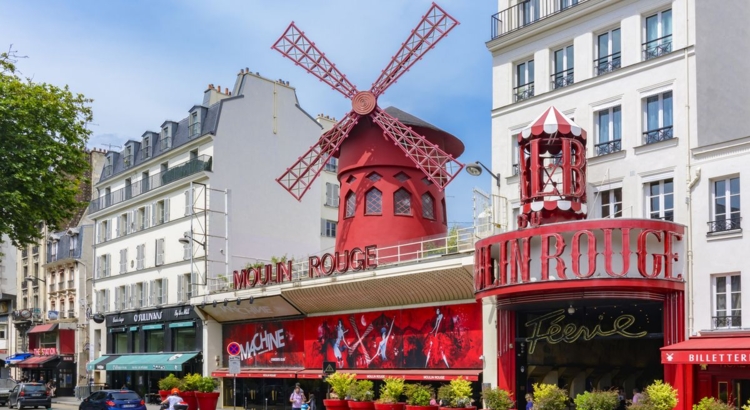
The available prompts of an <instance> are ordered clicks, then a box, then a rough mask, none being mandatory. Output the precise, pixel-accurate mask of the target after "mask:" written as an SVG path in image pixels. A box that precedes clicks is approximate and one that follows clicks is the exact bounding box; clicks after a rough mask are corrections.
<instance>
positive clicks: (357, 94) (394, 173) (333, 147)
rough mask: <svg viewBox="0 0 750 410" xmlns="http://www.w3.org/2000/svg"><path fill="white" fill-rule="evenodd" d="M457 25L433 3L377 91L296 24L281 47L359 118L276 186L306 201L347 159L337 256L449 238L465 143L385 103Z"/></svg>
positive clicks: (341, 175) (349, 118) (327, 137)
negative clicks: (326, 171)
mask: <svg viewBox="0 0 750 410" xmlns="http://www.w3.org/2000/svg"><path fill="white" fill-rule="evenodd" d="M456 25H458V21H456V20H455V19H454V18H453V17H451V16H450V15H448V14H447V13H446V12H445V11H444V10H443V9H441V8H440V7H439V6H438V5H436V4H434V3H433V4H432V7H430V9H429V10H428V12H427V14H426V15H424V16H423V17H422V20H421V21H420V22H419V24H417V26H416V28H414V30H412V32H411V35H410V36H409V38H408V39H407V40H406V42H405V43H404V44H402V45H401V48H400V49H399V50H398V52H397V53H396V55H394V56H393V58H392V59H391V62H390V64H388V66H387V67H386V69H385V70H383V71H382V73H381V74H380V77H379V78H378V79H377V80H376V81H375V82H374V83H373V85H372V87H371V88H370V91H358V90H357V89H356V87H355V86H354V85H353V84H352V83H351V82H350V81H349V80H348V79H347V78H346V76H345V75H344V74H342V73H341V72H340V71H339V70H338V69H337V68H336V66H335V65H334V64H333V63H332V62H331V61H330V60H328V58H327V57H326V56H325V54H323V53H322V52H321V51H320V50H319V49H318V48H317V47H316V46H315V44H314V43H313V42H312V41H310V40H309V39H308V38H307V37H306V36H305V34H304V33H303V32H302V31H300V30H299V28H297V26H295V24H294V22H292V23H291V24H290V25H289V27H288V28H287V30H286V31H285V32H284V34H283V35H282V36H281V38H279V40H278V41H277V42H276V43H275V44H274V45H273V47H272V48H274V49H275V50H277V51H279V52H280V53H281V54H283V55H284V56H285V57H287V58H289V59H291V60H292V61H294V62H295V63H296V64H297V65H300V66H302V68H304V69H305V70H307V71H308V72H309V73H311V74H312V75H314V76H316V77H318V79H320V81H323V82H324V83H326V84H328V85H330V86H331V87H333V89H334V90H337V91H338V92H340V93H342V94H343V95H344V96H345V97H347V98H349V99H351V101H352V111H350V112H349V113H348V114H346V115H345V116H344V117H343V118H342V119H341V121H339V122H338V123H337V124H336V125H335V126H334V127H333V128H332V129H331V130H330V131H328V132H326V133H324V134H323V135H322V136H321V137H320V139H319V140H318V141H317V142H316V143H315V144H314V145H313V146H312V147H310V149H309V150H308V151H307V152H306V153H305V154H304V155H302V156H301V157H300V158H299V159H298V160H297V162H295V163H294V164H293V165H292V166H291V167H290V168H288V169H287V170H286V172H285V173H284V174H283V175H281V176H280V177H279V178H278V179H277V180H276V181H278V182H279V183H280V184H281V185H282V186H283V187H284V188H285V189H286V190H287V191H289V193H291V194H292V195H293V196H294V197H295V198H297V199H301V198H302V196H303V195H304V194H305V192H307V190H308V189H310V185H311V184H312V182H313V181H314V180H315V178H316V177H317V176H318V175H319V174H320V172H321V171H322V169H323V167H324V165H325V164H326V163H327V162H328V160H329V159H330V158H331V157H337V158H338V159H339V171H338V180H339V182H340V187H341V188H340V189H341V195H340V197H341V198H342V201H343V204H342V206H340V207H339V208H340V209H339V226H338V232H337V237H336V250H343V249H353V248H354V247H360V248H361V247H363V246H365V245H371V244H384V245H385V244H394V243H397V242H399V241H404V240H409V239H414V238H418V237H422V236H429V235H435V234H440V233H445V232H446V230H447V226H446V220H445V215H446V212H445V194H444V192H443V189H444V188H445V186H446V185H448V184H449V183H450V182H451V181H452V180H453V178H455V177H456V175H457V174H458V173H459V172H460V171H461V169H462V168H463V164H461V163H460V162H458V161H456V160H455V157H458V156H459V155H461V153H463V150H464V146H463V143H461V141H460V140H459V139H458V138H456V137H454V136H453V135H450V134H448V133H447V132H444V131H441V130H440V129H438V128H436V127H434V126H432V125H430V124H428V123H426V122H424V121H422V120H420V119H418V118H416V117H413V116H411V115H409V114H406V113H404V112H402V111H400V110H398V109H395V108H387V109H385V110H384V109H381V108H380V107H378V105H377V99H378V97H379V96H380V95H381V94H383V92H385V90H386V89H387V88H388V87H389V86H390V85H391V84H393V83H394V82H396V80H397V79H398V78H400V77H401V76H402V75H403V74H404V73H405V72H406V71H408V70H409V69H410V68H411V67H412V66H413V65H414V63H416V62H417V60H419V59H421V58H422V57H423V56H424V55H425V53H427V52H428V51H429V50H430V49H431V48H433V47H434V46H435V44H437V42H438V41H440V40H441V39H443V37H445V36H446V35H447V34H448V32H450V31H451V30H452V29H453V28H454V27H455V26H456ZM415 205H418V206H415ZM375 238H376V239H375Z"/></svg>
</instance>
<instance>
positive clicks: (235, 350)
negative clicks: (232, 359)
mask: <svg viewBox="0 0 750 410" xmlns="http://www.w3.org/2000/svg"><path fill="white" fill-rule="evenodd" d="M241 350H242V348H241V346H240V344H239V343H237V342H231V343H229V344H228V345H227V353H229V355H230V356H237V355H239V354H240V351H241Z"/></svg>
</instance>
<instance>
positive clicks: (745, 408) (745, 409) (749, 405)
mask: <svg viewBox="0 0 750 410" xmlns="http://www.w3.org/2000/svg"><path fill="white" fill-rule="evenodd" d="M742 410H750V399H748V400H747V404H746V405H744V406H742Z"/></svg>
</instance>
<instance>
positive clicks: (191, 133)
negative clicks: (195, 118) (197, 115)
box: [188, 122, 201, 138]
mask: <svg viewBox="0 0 750 410" xmlns="http://www.w3.org/2000/svg"><path fill="white" fill-rule="evenodd" d="M200 135H201V123H200V122H194V123H192V124H190V125H189V126H188V138H195V137H198V136H200Z"/></svg>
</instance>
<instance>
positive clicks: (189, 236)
mask: <svg viewBox="0 0 750 410" xmlns="http://www.w3.org/2000/svg"><path fill="white" fill-rule="evenodd" d="M177 242H179V243H181V244H183V245H190V279H191V282H192V279H193V277H194V276H195V275H194V274H193V273H194V272H193V266H194V265H193V263H194V262H193V242H195V243H197V244H198V245H200V246H201V247H202V248H203V277H204V279H205V280H204V282H203V283H202V285H204V286H207V285H208V255H207V253H206V242H200V241H197V240H195V239H194V238H193V233H192V232H190V233H186V234H185V235H184V236H183V237H182V238H180V239H178V240H177ZM190 286H193V283H191V284H190ZM192 293H193V292H192V291H191V292H190V296H191V297H192Z"/></svg>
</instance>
